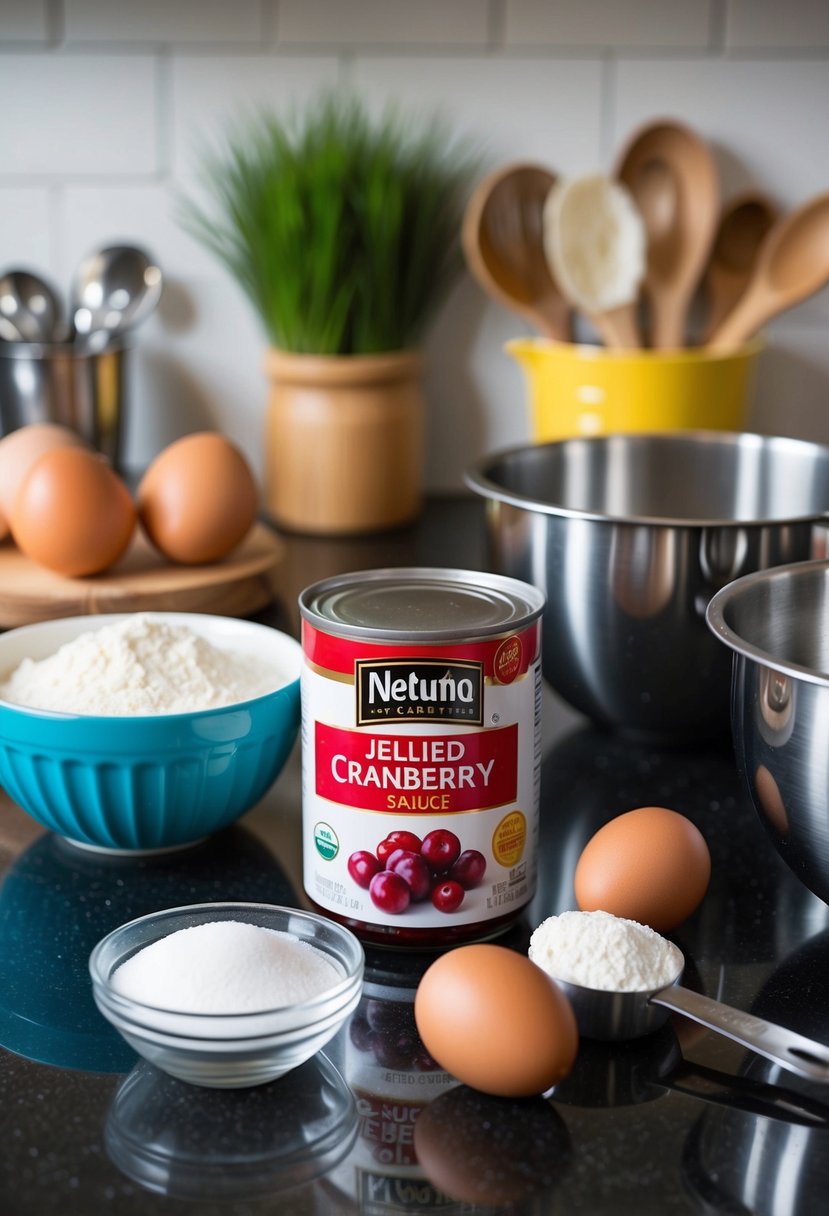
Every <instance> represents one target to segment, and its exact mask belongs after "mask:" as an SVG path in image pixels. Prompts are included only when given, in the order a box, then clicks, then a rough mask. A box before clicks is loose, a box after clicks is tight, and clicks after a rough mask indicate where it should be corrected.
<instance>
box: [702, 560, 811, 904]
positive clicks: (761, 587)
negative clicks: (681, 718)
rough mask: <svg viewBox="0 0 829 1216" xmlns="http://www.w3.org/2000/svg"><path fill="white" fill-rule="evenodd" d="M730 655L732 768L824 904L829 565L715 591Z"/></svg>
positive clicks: (713, 618) (711, 611) (714, 611)
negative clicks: (737, 771)
mask: <svg viewBox="0 0 829 1216" xmlns="http://www.w3.org/2000/svg"><path fill="white" fill-rule="evenodd" d="M708 621H709V624H710V626H711V629H712V630H713V634H714V635H716V637H717V638H718V639H719V641H720V642H724V643H725V646H723V650H724V651H725V653H726V654H728V653H729V651H728V650H726V649H725V647H726V646H727V647H730V649H731V651H732V652H733V666H734V681H733V689H732V700H731V712H732V725H733V730H734V751H735V755H736V758H737V767H738V769H739V770H740V772H741V774H742V776H743V779H744V781H745V782H746V784H747V787H748V790H749V792H750V794H751V799H752V802H753V803H754V806H755V809H756V810H757V813H758V815H759V816H760V819H761V821H762V823H763V826H764V827H765V829H766V832H767V833H768V835H769V836H770V838H771V840H772V842H773V843H774V846H775V848H776V849H777V852H778V853H779V854H780V856H781V857H782V858H783V860H784V861H785V862H786V864H787V865H788V866H789V868H790V869H791V870H793V871H794V873H795V874H796V875H797V877H798V878H799V879H800V880H801V882H803V883H805V885H806V886H807V887H808V888H809V890H810V891H813V892H814V893H815V894H816V895H819V896H820V898H821V899H822V900H823V901H824V902H825V903H829V746H827V743H828V742H829V562H826V561H819V562H799V563H797V565H794V566H789V567H785V568H782V569H778V570H767V571H761V572H760V573H757V574H751V575H748V576H747V577H745V578H741V579H739V580H738V581H736V582H734V583H733V584H731V585H730V586H729V587H726V588H724V590H722V591H721V592H719V593H718V594H717V595H716V596H714V598H713V600H712V601H711V603H710V605H709V608H708Z"/></svg>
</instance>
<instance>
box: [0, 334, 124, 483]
mask: <svg viewBox="0 0 829 1216" xmlns="http://www.w3.org/2000/svg"><path fill="white" fill-rule="evenodd" d="M130 349H131V348H130V347H126V346H113V347H107V348H106V349H105V350H103V351H99V352H90V351H84V350H83V349H80V348H78V347H76V346H74V345H72V344H70V343H36V342H0V435H7V434H8V433H9V432H10V431H14V430H17V428H18V427H21V426H26V425H28V424H29V423H32V422H55V423H59V424H60V425H62V426H66V427H69V428H70V429H71V430H73V431H75V432H76V433H77V434H78V435H80V436H81V438H82V439H85V440H86V441H87V442H88V443H90V444H92V446H93V447H95V448H97V449H98V451H100V452H102V453H103V455H104V456H106V457H107V459H108V460H109V461H110V463H111V464H112V465H113V467H114V468H116V469H118V468H120V465H121V458H122V455H123V452H122V443H123V435H124V423H125V416H126V410H127V387H128V386H127V378H128V377H127V373H128V369H129V353H130Z"/></svg>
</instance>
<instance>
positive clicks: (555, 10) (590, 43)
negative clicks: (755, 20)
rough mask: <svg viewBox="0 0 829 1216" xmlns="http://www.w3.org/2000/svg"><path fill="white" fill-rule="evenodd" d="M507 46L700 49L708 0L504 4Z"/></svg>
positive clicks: (515, 0)
mask: <svg viewBox="0 0 829 1216" xmlns="http://www.w3.org/2000/svg"><path fill="white" fill-rule="evenodd" d="M505 3H506V20H505V40H506V45H507V46H522V47H527V46H530V47H537V46H539V45H542V44H543V45H545V46H551V47H591V48H593V47H607V48H611V49H619V48H630V47H639V48H644V47H660V48H664V49H670V48H679V49H681V50H688V49H702V48H705V47H707V46H708V44H709V38H710V19H711V0H691V2H690V3H689V0H505Z"/></svg>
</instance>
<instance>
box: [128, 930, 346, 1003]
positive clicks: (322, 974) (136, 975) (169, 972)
mask: <svg viewBox="0 0 829 1216" xmlns="http://www.w3.org/2000/svg"><path fill="white" fill-rule="evenodd" d="M342 978H343V977H342V974H341V973H340V971H339V970H338V969H337V967H336V965H335V964H334V963H333V962H331V961H330V960H329V959H328V958H326V956H325V955H324V954H323V953H322V951H321V950H318V949H317V948H316V946H312V945H310V944H309V943H308V942H303V941H300V939H299V938H297V937H294V935H293V934H291V933H280V932H279V931H278V930H276V929H266V928H263V927H262V926H261V925H252V924H248V923H245V922H242V921H235V920H222V921H207V922H205V923H204V924H201V925H193V926H191V928H189V929H179V930H178V931H177V932H175V933H171V934H169V935H168V936H167V937H162V938H160V939H159V940H158V941H157V942H153V943H152V944H151V945H149V946H145V947H144V948H143V950H139V951H138V953H137V954H134V955H133V956H132V957H131V958H128V959H127V961H126V962H125V963H122V964H121V966H120V967H119V968H118V969H117V970H116V971H115V972H114V973H113V975H112V979H111V984H112V988H113V989H114V991H115V992H118V993H120V994H121V995H122V996H126V997H129V998H130V999H131V1000H134V1001H138V1002H140V1003H141V1004H142V1005H151V1006H152V1007H153V1008H156V1009H165V1010H169V1011H171V1012H176V1013H220V1014H240V1013H261V1012H263V1011H264V1010H268V1009H281V1008H284V1007H285V1006H288V1005H296V1004H299V1002H301V1001H307V1000H310V998H311V997H314V996H317V995H319V993H321V992H325V991H326V989H328V988H333V987H334V985H335V984H336V983H337V982H338V981H339V980H341V979H342Z"/></svg>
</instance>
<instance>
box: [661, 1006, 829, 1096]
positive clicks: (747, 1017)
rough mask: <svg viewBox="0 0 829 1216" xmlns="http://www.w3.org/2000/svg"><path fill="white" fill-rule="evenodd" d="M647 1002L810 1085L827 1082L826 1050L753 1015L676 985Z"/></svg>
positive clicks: (828, 1059)
mask: <svg viewBox="0 0 829 1216" xmlns="http://www.w3.org/2000/svg"><path fill="white" fill-rule="evenodd" d="M650 1002H651V1004H653V1005H662V1006H664V1007H665V1008H666V1009H671V1010H673V1012H674V1013H682V1014H684V1015H685V1016H686V1017H688V1018H692V1019H693V1020H694V1021H695V1022H699V1023H700V1025H702V1026H707V1027H708V1029H709V1030H715V1031H717V1032H718V1033H719V1034H724V1035H726V1036H727V1037H728V1038H729V1039H733V1040H734V1041H735V1043H740V1044H741V1045H742V1046H743V1047H748V1048H750V1050H751V1051H756V1052H757V1054H758V1055H761V1056H765V1057H766V1059H768V1060H773V1061H774V1063H775V1064H779V1065H780V1066H781V1068H786V1069H788V1070H789V1072H794V1073H797V1074H798V1075H799V1076H801V1077H808V1078H809V1080H810V1081H823V1082H829V1047H826V1046H825V1045H824V1044H823V1043H817V1042H815V1040H814V1039H807V1038H806V1037H805V1036H804V1035H802V1034H796V1033H795V1032H794V1031H793V1030H786V1029H785V1027H783V1026H777V1025H775V1023H774V1022H766V1021H765V1020H764V1019H763V1018H758V1017H755V1016H754V1014H751V1013H744V1012H743V1011H742V1010H741V1009H734V1008H733V1007H732V1006H731V1005H723V1004H722V1003H721V1002H720V1001H714V1000H712V999H711V997H708V996H702V994H701V993H699V992H693V991H691V989H690V988H680V987H678V986H676V985H675V986H673V987H670V988H663V989H661V990H660V991H659V992H656V993H654V995H653V996H652V997H651V998H650Z"/></svg>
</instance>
